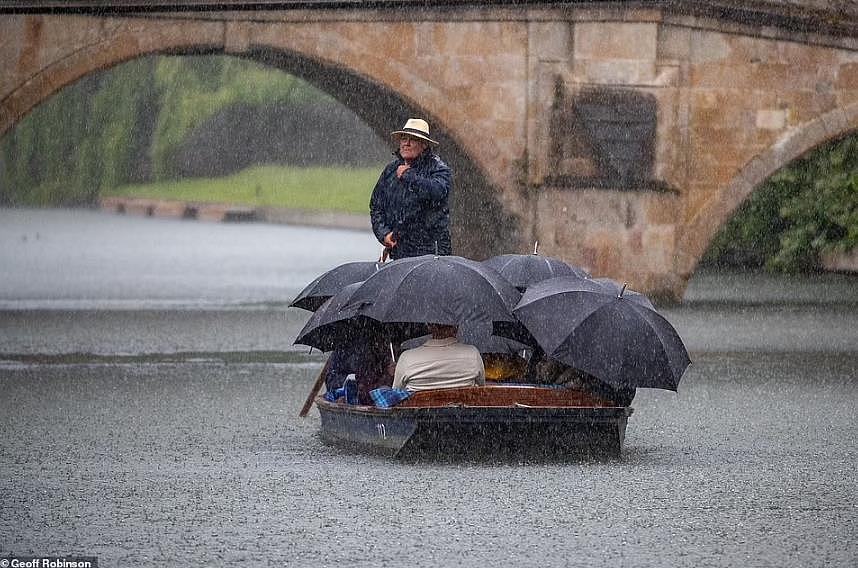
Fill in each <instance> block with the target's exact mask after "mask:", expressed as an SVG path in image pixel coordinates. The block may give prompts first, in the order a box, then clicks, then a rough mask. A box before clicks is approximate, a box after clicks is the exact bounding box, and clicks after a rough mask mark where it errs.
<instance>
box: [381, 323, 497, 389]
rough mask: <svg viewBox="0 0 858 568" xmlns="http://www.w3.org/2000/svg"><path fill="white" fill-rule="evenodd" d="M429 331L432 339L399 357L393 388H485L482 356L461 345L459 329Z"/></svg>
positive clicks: (439, 327) (469, 346)
mask: <svg viewBox="0 0 858 568" xmlns="http://www.w3.org/2000/svg"><path fill="white" fill-rule="evenodd" d="M429 331H430V333H432V339H429V340H428V341H426V343H424V344H423V345H421V346H420V347H416V348H414V349H409V350H408V351H404V352H403V353H402V355H400V356H399V361H398V362H397V363H396V372H395V373H394V377H393V388H403V389H406V390H409V391H422V390H431V389H444V388H453V387H468V386H474V385H483V384H485V382H486V372H485V368H484V367H483V359H482V357H480V352H479V351H478V350H477V348H476V347H474V346H473V345H466V344H464V343H459V341H458V340H457V339H456V331H457V330H456V327H455V326H439V325H433V324H430V325H429Z"/></svg>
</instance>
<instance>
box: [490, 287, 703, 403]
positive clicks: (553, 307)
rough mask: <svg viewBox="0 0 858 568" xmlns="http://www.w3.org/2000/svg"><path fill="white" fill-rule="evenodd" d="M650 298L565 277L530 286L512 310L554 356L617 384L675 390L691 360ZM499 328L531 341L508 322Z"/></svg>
mask: <svg viewBox="0 0 858 568" xmlns="http://www.w3.org/2000/svg"><path fill="white" fill-rule="evenodd" d="M648 303H649V300H647V299H646V297H645V296H642V295H640V297H637V296H632V297H629V296H626V295H625V294H624V292H623V291H622V290H621V291H620V292H616V291H615V289H613V286H611V285H610V284H607V283H605V282H594V281H592V280H582V279H580V278H575V277H564V276H561V277H558V278H552V279H549V280H545V281H543V282H539V283H537V284H534V285H532V286H531V287H530V288H528V289H527V292H525V293H524V295H523V296H522V298H521V301H520V302H519V303H518V305H516V307H515V308H514V309H513V313H514V314H515V316H516V318H517V319H518V321H519V322H521V324H522V325H523V326H524V328H525V329H526V331H527V332H528V333H529V334H530V336H532V339H533V340H534V341H535V343H536V345H538V346H539V347H540V348H542V350H543V351H544V352H545V354H546V355H547V356H549V357H552V358H554V359H556V360H558V361H560V362H562V363H565V364H567V365H569V366H571V367H574V368H576V369H579V370H581V371H584V372H585V373H588V374H590V375H592V376H594V377H596V378H597V379H599V380H601V381H603V382H605V383H607V384H609V385H611V386H613V387H616V388H638V387H650V388H663V389H668V390H676V388H677V386H678V385H679V380H680V378H681V377H682V374H683V373H684V372H685V369H686V368H687V367H688V365H689V364H690V363H691V360H690V359H689V357H688V352H687V351H686V349H685V346H684V345H683V343H682V340H681V339H680V337H679V334H677V333H676V330H675V329H674V328H673V326H671V325H670V323H669V322H668V321H667V320H666V319H664V318H663V317H662V316H661V315H660V314H659V313H658V312H656V311H655V310H654V309H653V308H652V307H650V306H651V304H649V305H646V304H648ZM495 332H496V333H499V334H502V335H505V336H512V337H515V338H517V339H520V340H521V339H524V340H526V336H525V337H523V336H522V335H521V334H517V333H515V330H514V328H513V327H512V326H509V325H508V324H501V325H496V326H495Z"/></svg>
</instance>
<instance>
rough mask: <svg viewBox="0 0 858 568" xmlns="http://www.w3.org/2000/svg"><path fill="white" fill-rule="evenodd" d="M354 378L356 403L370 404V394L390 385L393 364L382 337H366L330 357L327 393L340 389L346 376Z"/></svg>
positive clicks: (326, 383) (374, 335)
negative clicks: (356, 388) (352, 375)
mask: <svg viewBox="0 0 858 568" xmlns="http://www.w3.org/2000/svg"><path fill="white" fill-rule="evenodd" d="M351 374H354V375H355V381H356V382H357V387H358V403H359V404H372V397H371V396H370V394H369V393H370V391H371V390H373V389H375V388H378V387H381V386H390V385H391V382H392V381H393V363H392V360H391V355H390V348H389V345H388V343H387V342H386V341H385V339H384V337H383V336H381V335H379V334H369V335H368V336H366V337H363V338H361V339H358V340H356V341H355V342H354V343H352V344H351V345H349V347H347V348H343V349H337V350H335V351H333V352H332V353H331V356H330V358H329V359H328V364H327V369H326V372H325V386H326V388H327V391H328V392H329V393H333V392H335V391H336V390H337V389H339V388H341V387H342V386H343V383H344V382H345V380H346V377H347V376H348V375H351Z"/></svg>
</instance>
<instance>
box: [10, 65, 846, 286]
mask: <svg viewBox="0 0 858 568" xmlns="http://www.w3.org/2000/svg"><path fill="white" fill-rule="evenodd" d="M361 129H362V130H361ZM343 132H348V133H349V135H348V136H343V135H342V133H343ZM387 152H388V149H387V148H386V146H385V143H384V141H379V140H378V138H377V137H376V136H375V134H374V133H373V132H371V131H370V129H369V128H368V127H367V126H366V125H365V124H363V123H362V122H361V121H360V120H359V119H358V118H357V117H356V116H354V115H353V113H351V112H350V111H348V109H345V108H344V107H342V105H340V104H339V103H337V102H336V101H335V100H333V98H332V97H330V96H329V95H327V94H325V93H323V92H321V91H319V90H317V89H315V88H314V87H313V86H312V85H309V84H308V83H305V82H303V81H301V80H300V79H298V78H296V77H294V76H291V75H288V74H285V73H283V72H280V71H278V70H275V69H272V68H269V67H265V66H263V65H260V64H257V63H254V62H251V61H247V60H244V59H238V58H233V57H226V56H195V57H161V56H159V57H146V58H141V59H136V60H133V61H130V62H128V63H124V64H122V65H119V66H117V67H115V68H113V69H110V70H108V71H105V72H102V73H98V74H93V75H90V76H87V77H84V78H83V79H81V80H80V81H78V82H76V83H75V84H73V85H71V86H69V87H67V88H65V89H63V90H62V91H60V92H59V93H58V94H57V95H55V96H54V97H52V98H51V99H50V100H48V101H46V102H45V103H44V104H42V105H40V106H39V107H37V108H36V109H34V110H33V111H32V112H31V113H30V114H29V115H28V116H27V117H25V118H24V119H23V120H22V121H21V122H20V123H19V124H18V125H17V126H16V128H15V129H14V130H13V131H12V132H10V133H9V134H7V135H6V136H5V137H4V138H3V139H2V140H0V206H16V205H20V206H61V205H92V204H95V203H97V201H98V199H99V198H100V197H102V196H108V195H119V196H129V197H148V198H157V199H179V200H189V201H211V202H230V203H241V204H247V205H258V206H274V207H295V208H307V209H317V210H324V209H335V210H339V211H353V212H361V213H363V212H366V208H367V202H368V199H369V194H370V192H371V189H372V186H373V185H374V183H375V179H376V177H377V174H378V171H379V170H380V167H381V165H382V164H383V163H384V161H385V160H386V159H387V158H388V157H389V154H387ZM855 246H858V136H852V137H850V138H846V139H844V140H840V141H838V142H836V143H833V144H829V145H826V146H824V147H822V148H819V149H817V150H816V151H814V152H812V153H811V154H810V155H808V156H807V157H805V158H803V159H801V160H798V161H797V162H795V163H793V164H791V165H789V166H787V167H786V168H784V169H783V170H781V171H780V172H778V173H776V174H775V175H774V176H773V177H772V178H771V179H770V180H768V181H767V182H766V183H764V184H763V185H761V186H760V187H759V188H758V189H757V190H756V191H755V192H754V193H753V194H752V195H751V196H750V198H749V199H748V200H747V201H746V203H745V204H744V205H743V206H742V207H741V208H740V210H739V211H738V212H737V214H736V215H735V216H734V218H733V219H731V220H730V222H729V223H728V224H727V225H726V226H725V227H724V228H723V230H722V231H721V232H720V234H719V235H718V236H717V237H716V239H715V240H714V241H713V243H712V245H711V247H710V249H709V251H708V252H707V254H706V256H705V257H704V259H703V264H708V265H719V266H723V265H728V266H745V267H766V268H768V269H770V270H779V271H801V270H813V269H815V268H816V267H818V266H819V259H820V256H821V255H823V254H826V253H830V252H840V251H844V250H848V249H850V248H853V247H855Z"/></svg>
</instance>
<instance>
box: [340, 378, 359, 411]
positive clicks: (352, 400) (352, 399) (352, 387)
mask: <svg viewBox="0 0 858 568" xmlns="http://www.w3.org/2000/svg"><path fill="white" fill-rule="evenodd" d="M343 388H344V389H345V391H346V403H348V404H358V386H357V380H356V379H355V376H354V375H349V376H347V377H346V380H345V381H343Z"/></svg>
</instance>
